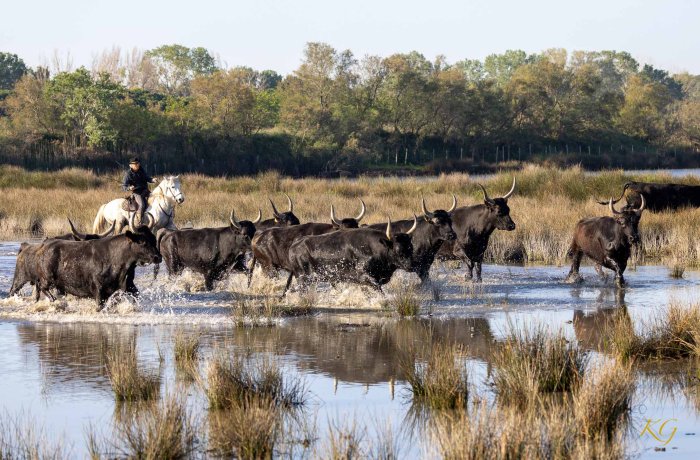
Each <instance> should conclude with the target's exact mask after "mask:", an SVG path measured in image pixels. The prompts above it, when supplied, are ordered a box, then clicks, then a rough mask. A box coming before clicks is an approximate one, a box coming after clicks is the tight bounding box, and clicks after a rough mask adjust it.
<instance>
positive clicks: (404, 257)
mask: <svg viewBox="0 0 700 460" xmlns="http://www.w3.org/2000/svg"><path fill="white" fill-rule="evenodd" d="M417 227H418V218H417V217H416V215H415V214H414V215H413V226H412V227H411V228H410V229H408V231H407V232H406V233H392V231H391V219H389V220H388V223H387V225H386V238H387V240H388V241H387V245H388V247H389V250H390V252H391V254H392V256H393V257H392V258H393V261H394V264H395V265H396V266H397V267H399V268H400V269H402V270H406V271H410V270H412V269H413V241H412V240H413V239H412V237H411V235H412V234H413V232H415V231H416V228H417Z"/></svg>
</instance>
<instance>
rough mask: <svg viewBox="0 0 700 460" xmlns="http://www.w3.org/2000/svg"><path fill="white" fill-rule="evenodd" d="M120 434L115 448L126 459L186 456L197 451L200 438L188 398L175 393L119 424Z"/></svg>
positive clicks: (118, 433) (118, 430)
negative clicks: (188, 405) (189, 410)
mask: <svg viewBox="0 0 700 460" xmlns="http://www.w3.org/2000/svg"><path fill="white" fill-rule="evenodd" d="M116 434H117V437H116V442H117V443H118V444H117V445H115V446H114V447H115V448H117V449H118V450H120V451H121V452H122V454H123V455H124V456H125V457H126V458H141V459H153V460H155V459H161V458H170V459H184V458H187V457H188V456H189V455H190V454H191V453H192V452H193V451H194V448H195V443H196V440H197V436H196V423H195V421H194V419H193V418H192V416H190V415H189V414H188V412H187V405H186V402H185V400H184V398H183V397H180V396H178V395H177V394H175V393H172V394H170V395H168V396H167V397H166V398H165V399H164V401H162V402H161V403H159V404H153V405H151V406H149V407H147V408H145V409H144V410H142V411H138V412H136V413H135V414H134V416H133V417H131V418H130V419H129V421H128V422H124V423H120V424H118V425H117V429H116ZM93 442H94V441H93ZM95 445H97V444H95Z"/></svg>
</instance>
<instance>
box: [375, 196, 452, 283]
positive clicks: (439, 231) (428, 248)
mask: <svg viewBox="0 0 700 460" xmlns="http://www.w3.org/2000/svg"><path fill="white" fill-rule="evenodd" d="M421 208H422V210H423V215H422V216H421V217H419V218H418V224H417V226H416V228H415V231H413V233H412V235H411V237H412V238H411V241H412V243H413V256H412V265H411V268H410V270H409V271H411V272H413V273H416V274H417V275H418V276H419V277H420V279H421V282H422V283H425V282H428V281H430V267H431V266H432V265H433V262H434V261H435V255H436V254H437V252H438V251H439V250H440V246H441V245H442V244H443V242H444V241H452V240H454V239H455V238H456V235H455V232H454V230H453V229H452V218H451V217H450V216H451V213H452V211H454V210H455V209H456V208H457V198H456V197H455V196H454V195H452V207H451V208H450V209H449V210H447V211H445V210H442V209H438V210H435V211H433V212H431V211H428V210H427V208H426V206H425V200H423V199H422V200H421ZM414 218H415V216H414ZM385 225H386V224H372V225H370V226H369V227H370V228H373V229H375V230H380V229H382V227H384V226H385ZM413 225H414V219H405V220H399V221H396V222H394V223H392V224H391V231H392V232H394V233H399V232H408V230H409V228H411V227H412V226H413Z"/></svg>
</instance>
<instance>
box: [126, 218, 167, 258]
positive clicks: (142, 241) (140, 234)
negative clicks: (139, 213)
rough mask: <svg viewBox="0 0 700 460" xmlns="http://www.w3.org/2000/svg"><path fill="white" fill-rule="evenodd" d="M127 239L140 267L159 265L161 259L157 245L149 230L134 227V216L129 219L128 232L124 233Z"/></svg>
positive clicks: (144, 227) (143, 226) (143, 227)
mask: <svg viewBox="0 0 700 460" xmlns="http://www.w3.org/2000/svg"><path fill="white" fill-rule="evenodd" d="M124 236H126V238H128V239H129V242H130V243H131V244H130V249H131V250H132V251H133V254H134V256H135V257H136V261H137V263H139V264H140V265H146V264H159V263H160V262H161V261H162V260H163V258H162V257H161V255H160V252H158V243H157V241H156V237H155V235H153V233H152V232H151V230H150V229H149V228H148V227H146V226H145V225H142V226H140V227H134V215H133V214H132V215H131V216H130V217H129V230H127V231H126V233H124Z"/></svg>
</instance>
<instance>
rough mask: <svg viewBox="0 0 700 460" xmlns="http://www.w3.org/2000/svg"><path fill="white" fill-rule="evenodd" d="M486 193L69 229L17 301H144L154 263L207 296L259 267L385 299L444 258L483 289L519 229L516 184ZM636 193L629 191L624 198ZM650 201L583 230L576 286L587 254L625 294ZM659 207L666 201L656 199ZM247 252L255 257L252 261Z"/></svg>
mask: <svg viewBox="0 0 700 460" xmlns="http://www.w3.org/2000/svg"><path fill="white" fill-rule="evenodd" d="M635 184H636V183H635ZM646 185H650V184H646ZM653 185H658V184H653ZM671 185H672V184H671ZM479 187H480V188H481V190H482V192H483V195H484V202H483V203H482V204H477V205H473V206H464V207H457V198H456V197H455V196H454V195H453V196H452V206H451V207H450V208H449V209H447V210H443V209H437V210H434V211H430V210H428V208H427V206H426V203H425V200H424V199H422V198H421V211H422V213H421V215H420V216H416V215H415V214H414V215H413V216H412V217H411V218H409V219H405V220H398V221H394V222H392V221H391V220H390V219H389V220H388V221H387V222H381V223H376V224H371V225H361V224H360V222H361V221H362V219H363V218H364V216H365V213H366V207H365V203H364V202H363V201H362V200H360V203H361V210H360V213H359V214H358V215H357V217H354V218H342V219H338V218H337V217H336V215H335V209H334V207H333V206H332V205H331V213H330V223H305V224H300V222H299V219H298V218H297V216H296V215H294V206H293V203H292V200H291V199H290V198H289V196H287V200H288V203H289V208H288V210H287V211H286V212H279V211H278V210H277V208H276V207H275V204H274V203H273V202H272V200H270V205H271V207H272V213H273V217H272V218H271V219H267V220H262V212H261V211H259V212H258V216H257V218H256V219H255V220H254V221H248V220H241V221H239V220H237V219H236V216H235V214H234V212H233V211H232V212H231V214H230V217H229V222H230V225H228V226H226V227H220V228H201V229H183V230H166V229H161V230H159V231H158V232H157V234H156V235H154V234H153V233H152V232H151V231H150V230H149V229H148V228H147V227H145V226H136V225H135V223H134V218H133V216H132V218H131V220H130V221H129V226H128V230H126V231H125V233H123V234H120V235H113V236H108V235H109V233H111V232H112V230H113V228H112V229H110V230H109V231H108V232H105V233H103V234H94V235H93V234H83V233H80V232H78V231H77V230H75V228H74V226H73V223H72V222H70V221H69V223H70V227H71V233H70V234H67V235H62V236H58V237H55V238H48V239H46V240H44V241H43V242H41V243H38V244H29V243H22V245H21V247H20V250H19V252H18V255H17V262H16V268H15V274H14V279H13V282H12V287H11V288H10V292H9V294H10V295H11V296H12V295H16V294H18V293H19V291H20V290H21V288H22V287H23V286H24V285H25V284H27V283H29V284H31V285H33V286H34V287H35V291H34V298H35V300H39V298H40V296H41V294H42V293H43V294H44V295H45V296H46V297H48V298H49V299H51V300H54V299H55V294H59V295H63V294H71V295H74V296H77V297H88V298H89V297H92V298H94V299H95V301H96V302H97V305H98V310H99V309H102V307H103V306H104V304H105V302H106V301H107V299H108V298H109V297H110V296H111V295H112V294H114V293H115V292H117V291H124V292H128V293H131V294H133V295H137V294H138V289H137V287H136V285H135V284H134V274H135V269H136V266H137V265H147V264H156V269H155V272H154V275H155V276H157V274H158V266H159V264H160V262H161V261H164V262H165V266H166V268H167V270H168V273H169V274H170V275H175V274H179V273H181V272H182V271H183V269H185V268H189V269H191V270H193V271H195V272H198V273H201V274H203V275H204V278H205V287H206V289H212V288H213V284H214V282H215V281H217V280H221V279H223V278H224V277H225V276H227V275H228V274H229V273H231V272H232V271H241V272H245V273H247V274H248V285H250V282H251V280H252V277H253V270H254V268H255V266H256V265H260V267H261V269H262V271H263V273H265V274H267V275H272V274H274V273H276V272H277V271H280V270H281V271H285V272H287V273H288V274H289V276H288V279H287V283H286V286H285V290H284V293H286V292H287V290H288V289H289V287H290V284H291V282H292V280H293V279H296V280H297V287H298V288H299V289H301V290H304V289H306V288H307V286H308V285H309V283H312V282H317V281H325V282H330V283H332V284H334V283H337V282H353V283H359V284H364V285H368V286H371V287H372V288H375V289H377V290H379V291H381V288H382V285H384V284H386V283H387V282H389V280H390V279H391V276H392V275H393V273H394V271H396V270H397V269H402V270H405V271H409V272H414V273H416V274H417V275H418V276H419V277H420V280H421V282H423V283H426V282H429V281H430V278H429V274H430V267H431V266H432V264H433V262H434V261H435V259H436V258H439V259H442V260H446V259H459V260H462V261H463V262H464V263H465V264H466V267H467V276H468V277H469V278H474V279H475V281H481V264H482V261H483V258H484V253H485V252H486V249H487V247H488V243H489V238H490V236H491V234H492V233H493V232H494V230H496V229H499V230H507V231H512V230H514V229H515V222H513V220H512V219H511V217H510V208H509V207H508V199H509V198H510V197H511V196H512V195H513V193H514V191H515V178H514V179H513V185H512V187H511V189H510V191H509V192H508V193H506V194H505V195H503V196H502V197H499V198H491V197H489V195H488V193H487V192H486V190H485V189H484V187H483V186H481V185H479ZM631 187H632V186H631V185H630V184H627V185H626V186H625V191H627V190H628V189H630V188H631ZM625 191H623V195H624V193H625ZM649 193H651V192H650V191H649V190H646V189H644V190H643V191H640V192H639V193H638V202H636V203H632V202H630V201H629V198H628V204H627V206H625V207H624V208H623V209H622V210H621V211H618V210H616V209H615V206H614V205H615V203H616V202H617V201H619V199H618V200H613V199H612V198H610V200H609V201H607V202H605V204H606V205H608V206H609V209H610V212H611V213H612V216H606V217H594V218H589V219H584V220H581V221H580V222H578V224H577V225H576V229H575V232H574V237H573V241H572V243H571V248H570V251H569V255H570V256H571V258H572V260H573V263H572V266H571V271H570V272H569V275H568V278H567V279H568V280H570V281H580V280H581V277H580V275H579V266H580V263H581V259H582V257H583V256H584V255H586V256H588V257H589V258H590V259H592V261H593V262H594V264H595V266H596V269H597V270H598V272H599V273H600V272H601V270H602V267H606V268H608V269H610V270H613V271H614V272H615V275H616V281H617V284H618V286H621V285H623V283H624V278H623V273H624V271H625V268H626V266H627V260H628V258H629V256H630V253H631V248H632V247H633V246H634V245H635V244H637V243H638V241H639V229H638V226H639V220H640V217H641V214H642V211H643V210H644V209H645V207H646V206H647V201H646V200H645V196H647V195H648V194H649ZM657 195H658V193H657ZM620 198H622V197H620ZM653 199H654V200H656V201H659V199H658V197H657V196H656V195H654V198H653ZM650 201H651V200H650ZM248 254H252V259H250V260H249V258H248V257H246V256H247V255H248ZM284 293H283V295H284Z"/></svg>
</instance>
